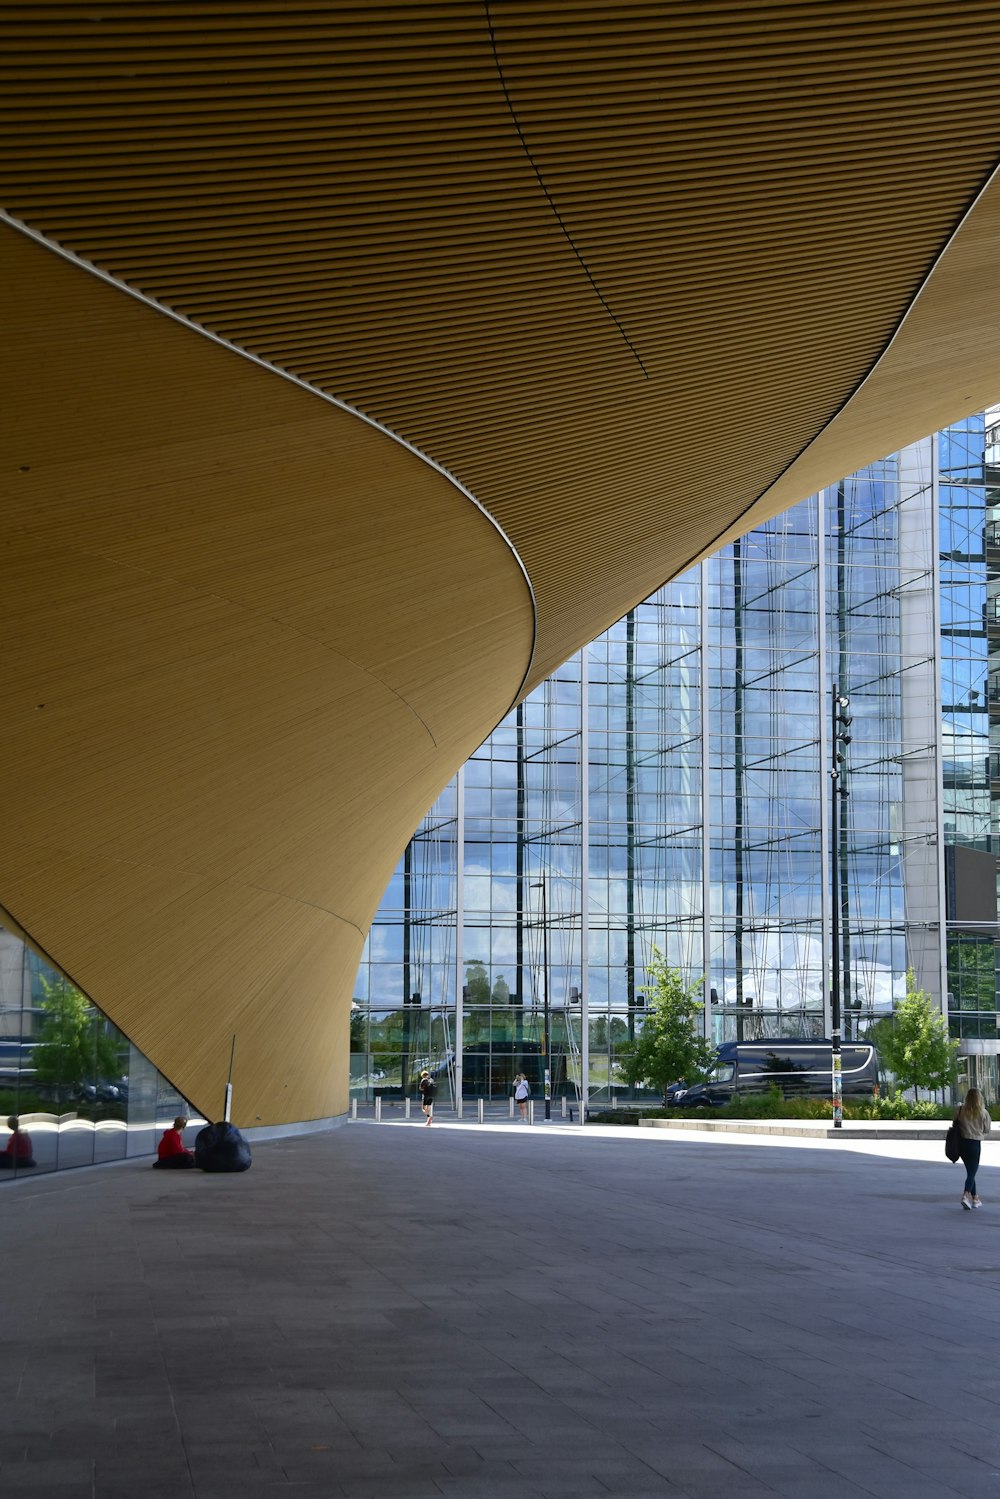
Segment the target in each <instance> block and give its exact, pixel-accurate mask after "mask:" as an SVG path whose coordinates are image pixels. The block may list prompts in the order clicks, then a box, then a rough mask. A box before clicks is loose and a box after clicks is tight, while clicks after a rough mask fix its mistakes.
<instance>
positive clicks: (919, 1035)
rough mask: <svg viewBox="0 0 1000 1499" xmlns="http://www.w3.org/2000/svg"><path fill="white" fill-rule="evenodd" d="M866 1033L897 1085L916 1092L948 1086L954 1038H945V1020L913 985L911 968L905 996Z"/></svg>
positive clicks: (952, 1067) (907, 975)
mask: <svg viewBox="0 0 1000 1499" xmlns="http://www.w3.org/2000/svg"><path fill="white" fill-rule="evenodd" d="M869 1037H870V1039H871V1040H872V1041H873V1042H874V1044H875V1045H876V1046H877V1047H878V1049H879V1054H880V1055H881V1058H882V1061H883V1063H884V1064H885V1066H886V1067H888V1069H889V1071H890V1072H891V1073H892V1074H893V1076H894V1077H895V1079H896V1085H897V1087H899V1088H902V1089H904V1090H905V1089H906V1088H913V1089H914V1091H915V1092H919V1090H920V1089H921V1088H926V1089H927V1090H928V1091H930V1090H932V1089H935V1088H948V1087H950V1086H951V1083H952V1081H953V1079H954V1075H955V1057H956V1055H957V1053H958V1042H957V1041H950V1040H949V1039H948V1024H947V1021H946V1020H945V1018H944V1016H943V1015H942V1014H941V1012H940V1010H938V1009H937V1008H936V1007H935V1005H934V1003H933V1001H932V1000H931V997H930V995H929V994H928V993H927V992H926V991H925V990H923V989H918V988H917V985H916V980H915V978H914V976H913V969H912V968H910V969H907V973H906V997H905V999H902V1000H901V1001H900V1003H899V1004H898V1005H897V1007H896V1010H895V1012H894V1014H893V1017H892V1019H891V1021H890V1020H889V1019H888V1017H887V1018H886V1019H885V1020H880V1021H878V1023H877V1024H876V1025H874V1026H872V1027H871V1029H870V1030H869Z"/></svg>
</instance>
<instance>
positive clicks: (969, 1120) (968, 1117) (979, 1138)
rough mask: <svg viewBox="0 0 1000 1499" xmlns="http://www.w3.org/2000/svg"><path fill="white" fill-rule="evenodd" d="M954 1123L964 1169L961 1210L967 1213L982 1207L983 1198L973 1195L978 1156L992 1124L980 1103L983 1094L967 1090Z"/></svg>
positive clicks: (974, 1089) (984, 1107)
mask: <svg viewBox="0 0 1000 1499" xmlns="http://www.w3.org/2000/svg"><path fill="white" fill-rule="evenodd" d="M955 1123H956V1124H957V1125H958V1129H959V1134H960V1135H961V1140H960V1142H959V1144H960V1148H961V1158H962V1164H963V1166H964V1167H965V1191H964V1192H963V1193H962V1207H963V1208H964V1209H965V1211H966V1212H967V1213H968V1212H971V1210H972V1209H973V1208H979V1207H982V1205H983V1204H982V1199H981V1198H980V1197H979V1196H978V1195H977V1193H976V1171H977V1170H978V1168H979V1155H980V1152H981V1150H982V1148H983V1141H984V1140H985V1138H986V1136H987V1135H988V1134H989V1132H990V1125H991V1123H992V1121H991V1119H990V1116H989V1111H988V1110H987V1108H986V1105H985V1104H984V1103H983V1095H982V1094H981V1093H980V1091H979V1089H978V1088H970V1089H969V1091H968V1092H967V1093H966V1095H965V1097H964V1099H963V1100H962V1105H961V1108H958V1109H956V1110H955Z"/></svg>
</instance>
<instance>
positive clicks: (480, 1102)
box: [476, 1098, 485, 1124]
mask: <svg viewBox="0 0 1000 1499" xmlns="http://www.w3.org/2000/svg"><path fill="white" fill-rule="evenodd" d="M476 1112H477V1114H478V1116H479V1123H480V1124H483V1123H484V1122H485V1118H484V1115H483V1100H482V1099H481V1098H477V1099H476Z"/></svg>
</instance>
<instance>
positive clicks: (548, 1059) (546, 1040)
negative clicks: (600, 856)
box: [531, 880, 552, 1119]
mask: <svg viewBox="0 0 1000 1499" xmlns="http://www.w3.org/2000/svg"><path fill="white" fill-rule="evenodd" d="M531 888H532V890H540V891H541V892H542V899H541V906H542V984H543V986H544V990H545V992H544V996H543V1000H542V1016H543V1019H542V1054H543V1056H544V1058H545V1117H546V1119H551V1118H552V1037H551V1034H550V1032H549V913H548V907H547V905H546V902H545V881H544V880H536V881H535V883H534V884H533V885H532V887H531Z"/></svg>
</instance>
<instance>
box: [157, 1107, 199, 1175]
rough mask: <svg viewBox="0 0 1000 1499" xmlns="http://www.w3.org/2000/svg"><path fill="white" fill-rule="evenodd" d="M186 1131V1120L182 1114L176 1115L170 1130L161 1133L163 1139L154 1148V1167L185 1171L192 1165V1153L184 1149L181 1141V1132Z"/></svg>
mask: <svg viewBox="0 0 1000 1499" xmlns="http://www.w3.org/2000/svg"><path fill="white" fill-rule="evenodd" d="M184 1129H187V1119H186V1118H185V1117H184V1115H183V1114H178V1116H177V1118H176V1119H175V1120H174V1123H173V1128H172V1129H165V1130H164V1131H163V1138H162V1140H161V1141H160V1143H159V1145H158V1146H157V1147H156V1160H155V1161H154V1162H153V1165H154V1166H159V1167H161V1168H163V1167H166V1169H167V1170H174V1171H176V1170H181V1171H183V1170H187V1169H190V1168H191V1167H192V1166H193V1165H194V1151H193V1150H186V1149H185V1148H184V1141H183V1140H182V1139H181V1130H184Z"/></svg>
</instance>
